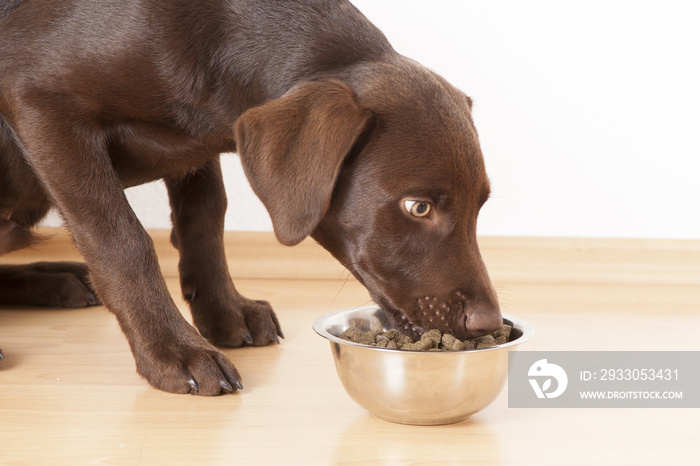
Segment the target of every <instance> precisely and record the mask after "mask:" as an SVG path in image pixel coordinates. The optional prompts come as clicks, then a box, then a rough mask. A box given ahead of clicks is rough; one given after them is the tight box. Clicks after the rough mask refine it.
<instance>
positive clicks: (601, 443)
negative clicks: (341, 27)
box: [0, 232, 700, 465]
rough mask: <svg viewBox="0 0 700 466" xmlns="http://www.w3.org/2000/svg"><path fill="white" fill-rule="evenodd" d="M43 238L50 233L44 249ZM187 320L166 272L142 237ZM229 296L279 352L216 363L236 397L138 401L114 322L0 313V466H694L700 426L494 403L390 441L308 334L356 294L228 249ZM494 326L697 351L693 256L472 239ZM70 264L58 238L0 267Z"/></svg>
mask: <svg viewBox="0 0 700 466" xmlns="http://www.w3.org/2000/svg"><path fill="white" fill-rule="evenodd" d="M50 233H55V232H50ZM153 236H154V239H155V241H156V244H157V247H158V251H159V255H160V257H161V260H162V267H163V271H164V274H165V275H166V277H167V279H168V282H169V284H170V287H171V290H172V293H173V295H174V296H175V297H176V300H177V302H178V304H179V305H180V308H181V310H182V312H183V313H184V314H185V315H187V314H188V312H187V309H186V307H185V306H184V303H183V302H182V300H181V299H180V298H179V296H180V293H179V290H178V286H177V278H176V270H177V269H176V263H177V258H176V256H175V254H174V251H173V250H172V248H170V247H169V246H168V245H167V239H166V238H167V234H166V233H164V232H153ZM227 244H228V257H229V262H230V265H231V269H232V274H233V275H234V277H235V280H236V283H237V285H238V287H239V289H240V290H241V291H242V292H243V293H244V294H246V295H248V296H250V297H255V298H259V299H267V300H269V301H270V302H272V304H273V305H274V307H275V309H276V310H277V314H278V316H279V318H280V320H281V322H282V326H283V329H284V332H285V334H286V337H287V338H286V339H285V340H284V341H283V342H282V344H281V345H279V346H269V347H265V348H245V349H237V350H226V351H225V352H226V353H227V354H228V355H229V356H230V358H231V359H232V360H233V362H234V363H235V364H236V366H237V367H238V369H239V370H240V372H241V373H242V375H243V382H244V385H245V389H244V390H243V391H242V392H240V393H238V394H235V395H227V396H223V397H217V398H202V397H194V396H188V395H170V394H167V393H163V392H160V391H157V390H155V389H152V388H150V387H149V386H148V385H147V384H146V383H145V382H144V381H143V380H142V379H140V378H139V377H138V376H137V375H136V373H135V370H134V362H133V359H132V356H131V354H130V352H129V348H128V346H127V344H126V341H125V340H124V338H123V336H122V334H121V332H120V330H119V328H118V327H117V324H116V322H115V320H114V318H113V316H112V315H111V314H110V313H109V312H108V311H107V310H106V309H105V308H103V307H97V308H88V309H71V310H60V309H7V308H6V309H0V347H2V349H3V351H4V353H5V356H6V357H7V359H5V360H4V361H2V362H0V464H2V465H8V464H12V465H14V464H28V465H57V464H66V465H79V464H113V465H154V464H156V465H157V464H169V465H170V464H177V465H180V464H183V465H194V464H202V465H216V464H222V465H223V464H241V465H257V464H264V465H270V464H281V465H289V464H300V465H309V464H314V465H315V464H319V465H329V464H340V465H377V464H389V465H403V464H412V465H428V464H436V465H438V464H439V465H444V464H448V465H449V464H455V465H456V464H465V465H467V464H469V465H475V464H476V465H478V464H482V465H487V464H488V465H490V464H503V465H543V464H570V465H594V464H595V465H619V464H625V465H628V464H634V465H661V464H672V463H673V464H687V465H690V464H693V465H697V464H700V452H699V451H698V447H697V444H698V438H700V410H698V409H588V410H587V409H514V408H508V406H507V396H506V392H505V391H504V392H503V393H502V394H501V396H500V397H499V398H498V399H497V400H496V401H495V402H494V404H493V405H491V406H490V407H488V408H487V409H486V410H484V411H482V412H481V413H478V414H477V415H475V416H473V417H472V418H471V419H470V420H468V421H466V422H463V423H460V424H455V425H450V426H441V427H415V426H403V425H397V424H391V423H388V422H385V421H381V420H378V419H376V418H374V417H373V416H372V415H370V414H368V413H367V412H366V411H364V410H363V409H362V408H360V407H359V406H357V405H355V404H354V402H353V401H352V400H351V399H350V398H349V397H348V396H347V395H346V394H345V392H344V390H343V388H342V386H341V385H340V382H339V381H338V379H337V376H336V374H335V369H334V367H333V362H332V359H331V353H330V349H329V346H328V343H327V342H326V341H325V340H323V339H321V338H320V337H318V336H317V335H316V334H315V333H314V332H313V330H312V329H311V324H312V322H313V320H314V319H315V318H316V317H317V316H319V315H321V314H322V313H325V312H327V311H332V310H336V309H342V308H347V307H354V306H358V305H361V304H364V303H366V302H367V301H368V300H369V298H368V295H367V293H366V292H365V291H364V290H363V289H362V287H361V286H360V285H358V284H357V282H355V281H354V280H353V279H347V273H345V272H343V269H342V268H341V267H340V266H338V265H337V264H335V263H334V262H333V260H332V259H331V258H330V256H329V255H328V254H327V253H325V252H324V251H322V250H320V249H319V248H318V247H317V246H315V245H314V244H313V243H312V242H308V241H307V242H304V243H302V244H301V245H299V246H297V247H295V248H284V247H282V246H279V245H277V244H276V243H275V242H274V240H273V238H272V237H271V235H269V234H247V233H230V234H229V236H228V238H227ZM481 244H482V249H483V253H484V257H485V260H486V263H487V265H488V266H489V269H490V271H491V275H492V278H493V280H494V282H495V284H496V287H497V289H498V292H499V295H500V298H501V300H502V305H503V308H504V311H505V312H508V313H510V314H513V315H516V316H519V317H521V318H524V319H525V320H527V321H529V322H530V323H531V324H533V325H534V327H535V329H536V332H537V333H536V336H535V338H534V339H533V340H531V341H530V342H528V343H526V344H525V345H523V346H522V347H521V349H523V350H648V349H655V350H699V349H700V330H698V329H700V242H699V241H645V240H630V241H625V240H580V239H557V240H543V239H525V238H520V239H516V238H482V239H481ZM46 258H50V259H65V258H72V259H78V258H79V256H78V255H77V253H76V252H75V251H74V249H73V248H72V246H71V245H70V241H69V240H68V239H67V237H66V236H65V235H64V234H61V233H56V234H55V236H54V238H53V239H52V240H49V241H48V242H46V243H45V244H43V245H41V246H39V247H37V248H36V249H35V250H33V251H22V252H17V253H14V254H11V255H6V256H3V257H2V258H0V263H11V262H27V261H34V260H39V259H46Z"/></svg>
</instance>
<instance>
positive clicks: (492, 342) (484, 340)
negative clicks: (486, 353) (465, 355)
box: [474, 335, 496, 349]
mask: <svg viewBox="0 0 700 466" xmlns="http://www.w3.org/2000/svg"><path fill="white" fill-rule="evenodd" d="M474 345H475V346H476V348H477V349H480V348H490V347H492V346H496V339H495V338H494V337H492V336H491V335H485V336H483V337H479V338H475V339H474Z"/></svg>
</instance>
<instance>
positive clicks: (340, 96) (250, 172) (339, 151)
mask: <svg viewBox="0 0 700 466" xmlns="http://www.w3.org/2000/svg"><path fill="white" fill-rule="evenodd" d="M371 118H372V112H371V111H369V110H367V109H365V108H362V107H360V106H359V105H358V104H357V102H356V101H355V95H354V94H353V92H352V91H351V90H350V88H349V87H347V86H346V85H345V84H343V83H341V82H339V81H313V82H307V83H304V84H300V85H298V86H296V87H295V88H293V89H292V90H291V91H289V92H288V93H287V94H285V95H284V96H282V97H281V98H279V99H275V100H271V101H269V102H267V103H265V104H263V105H261V106H259V107H254V108H252V109H250V110H248V111H247V112H245V113H244V114H243V115H242V116H241V117H240V118H239V119H238V120H237V121H236V125H235V128H234V131H235V138H236V146H237V150H238V155H239V156H240V158H241V163H242V165H243V170H244V172H245V174H246V176H247V177H248V180H249V181H250V185H251V186H252V188H253V191H254V192H255V194H256V195H257V196H258V197H259V198H260V200H261V201H262V202H263V204H264V205H265V207H266V208H267V211H268V212H269V214H270V217H271V218H272V225H273V228H274V230H275V235H276V236H277V239H278V240H279V241H280V242H281V243H282V244H285V245H288V246H291V245H294V244H297V243H299V242H300V241H301V240H303V239H304V238H305V237H306V236H308V235H309V234H311V232H312V231H313V230H314V228H316V226H317V225H318V223H319V222H320V221H321V219H322V218H323V216H324V215H325V213H326V211H327V210H328V207H329V205H330V201H331V195H332V193H333V188H334V186H335V182H336V179H337V177H338V173H340V168H341V166H342V164H343V159H344V158H345V156H346V155H347V154H348V153H349V152H350V150H351V149H352V147H353V145H354V143H355V141H356V140H357V138H358V137H359V136H360V135H361V134H362V132H363V131H364V129H365V128H366V126H367V123H368V121H369V120H370V119H371Z"/></svg>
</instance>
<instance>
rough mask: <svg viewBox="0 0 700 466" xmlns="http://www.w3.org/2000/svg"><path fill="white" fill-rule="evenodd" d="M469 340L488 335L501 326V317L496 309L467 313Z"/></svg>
mask: <svg viewBox="0 0 700 466" xmlns="http://www.w3.org/2000/svg"><path fill="white" fill-rule="evenodd" d="M466 324H467V333H468V334H469V338H476V337H480V336H483V335H489V334H491V333H493V332H495V331H496V330H498V329H499V328H501V326H502V325H503V316H502V315H501V312H500V311H499V310H498V309H486V308H477V309H473V310H470V311H469V312H467V322H466Z"/></svg>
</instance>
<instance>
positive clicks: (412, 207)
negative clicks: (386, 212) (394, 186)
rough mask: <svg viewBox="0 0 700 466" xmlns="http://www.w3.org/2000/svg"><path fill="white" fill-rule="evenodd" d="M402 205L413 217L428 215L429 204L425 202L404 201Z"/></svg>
mask: <svg viewBox="0 0 700 466" xmlns="http://www.w3.org/2000/svg"><path fill="white" fill-rule="evenodd" d="M403 205H404V206H405V207H406V210H407V211H408V213H409V214H411V215H413V216H414V217H418V218H420V217H425V216H426V215H428V214H429V213H430V203H428V202H425V201H404V203H403Z"/></svg>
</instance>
